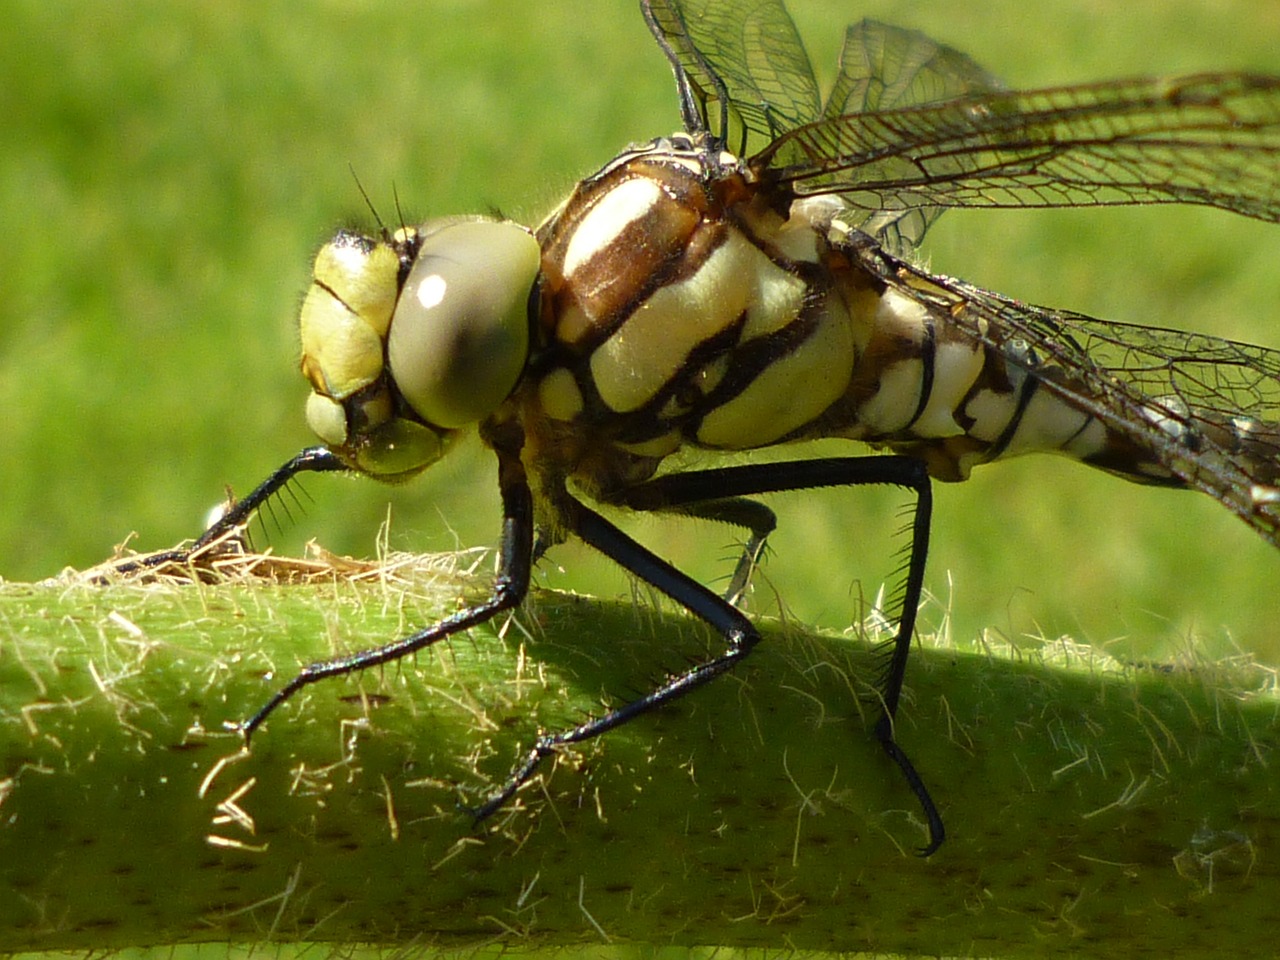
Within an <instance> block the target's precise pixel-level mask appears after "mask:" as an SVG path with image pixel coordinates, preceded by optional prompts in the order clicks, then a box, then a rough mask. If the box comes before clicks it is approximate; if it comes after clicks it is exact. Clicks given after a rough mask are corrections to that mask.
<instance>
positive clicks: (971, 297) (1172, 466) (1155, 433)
mask: <svg viewBox="0 0 1280 960" xmlns="http://www.w3.org/2000/svg"><path fill="white" fill-rule="evenodd" d="M861 259H862V262H863V263H864V265H865V266H866V267H867V268H868V269H870V270H872V272H874V273H875V274H876V275H877V276H879V277H880V278H881V279H882V280H884V282H885V283H887V284H888V285H889V286H891V287H893V288H894V289H895V290H897V291H898V292H899V293H901V294H902V295H904V296H907V297H910V298H911V299H913V300H915V301H916V302H917V303H920V304H922V305H923V306H925V307H926V308H927V309H928V310H929V312H930V314H931V315H932V316H933V317H934V320H935V322H936V323H939V324H946V325H950V326H952V327H953V328H956V327H958V328H959V329H961V330H963V331H964V332H965V333H967V334H968V335H969V336H971V337H972V338H973V339H974V340H976V341H979V342H981V343H983V344H984V345H985V346H986V347H987V348H988V349H991V350H994V351H996V352H997V353H999V355H1000V356H1001V357H1002V358H1003V359H1004V360H1005V361H1006V362H1007V363H1010V364H1013V365H1016V366H1018V367H1020V368H1022V369H1023V370H1026V371H1027V372H1028V373H1030V374H1031V375H1032V376H1034V377H1035V378H1036V379H1037V380H1038V381H1039V382H1040V386H1041V389H1046V390H1049V391H1051V392H1052V393H1054V394H1056V395H1058V396H1060V397H1062V398H1063V399H1065V400H1066V401H1068V402H1069V403H1070V404H1072V405H1073V406H1075V407H1077V408H1078V409H1080V410H1083V411H1087V412H1088V413H1090V414H1092V415H1093V416H1094V417H1096V418H1097V419H1098V420H1099V421H1100V422H1101V423H1102V424H1103V425H1104V426H1106V427H1107V428H1109V429H1110V430H1111V431H1112V432H1114V433H1115V434H1118V435H1119V436H1120V437H1122V438H1124V439H1126V440H1127V441H1128V442H1129V443H1131V444H1132V445H1133V446H1134V447H1135V448H1136V449H1137V450H1138V451H1141V452H1142V453H1143V454H1144V455H1145V456H1147V457H1149V458H1151V459H1154V460H1155V461H1156V462H1157V463H1159V464H1161V465H1162V466H1163V467H1164V468H1165V469H1167V470H1168V471H1169V472H1170V473H1171V474H1173V475H1174V476H1176V477H1179V478H1181V479H1182V480H1183V481H1185V482H1186V483H1187V484H1188V485H1190V486H1192V487H1195V488H1196V489H1199V490H1201V491H1203V492H1205V493H1208V494H1209V495H1210V496H1212V497H1214V498H1216V499H1217V500H1219V501H1220V502H1221V503H1223V504H1224V505H1226V506H1227V507H1228V508H1229V509H1231V510H1232V511H1233V512H1234V513H1235V514H1236V515H1237V516H1239V517H1240V518H1241V519H1243V520H1244V521H1245V522H1246V523H1248V524H1249V525H1250V526H1251V527H1253V528H1254V529H1255V530H1257V531H1258V532H1259V533H1261V534H1262V535H1263V537H1265V538H1266V539H1267V540H1268V541H1270V542H1271V543H1274V544H1276V545H1277V546H1280V350H1270V349H1267V348H1265V347H1257V346H1251V345H1249V344H1242V343H1236V342H1233V341H1230V340H1223V339H1219V338H1217V337H1211V336H1207V335H1204V334H1196V333H1185V332H1182V331H1179V330H1167V329H1160V328H1156V327H1144V326H1137V325H1133V324H1126V323H1114V322H1111V321H1104V320H1095V319H1094V318H1092V317H1087V316H1084V315H1083V314H1078V313H1071V312H1068V311H1065V310H1051V309H1047V308H1045V307H1036V306H1031V305H1029V304H1025V303H1020V302H1018V301H1016V300H1012V299H1010V298H1008V297H1002V296H1000V295H999V294H996V293H992V292H990V291H987V290H982V289H980V288H978V287H975V286H973V285H972V284H969V283H966V282H964V281H962V280H956V279H953V278H951V277H944V276H936V275H932V274H928V273H925V272H924V271H922V270H919V269H917V268H915V267H913V266H911V265H910V264H908V263H907V262H905V261H903V260H900V259H898V258H896V257H893V256H891V255H889V254H887V253H885V252H884V251H883V250H881V249H879V248H878V247H875V246H873V245H870V244H868V245H866V247H865V248H864V249H863V250H862V251H861Z"/></svg>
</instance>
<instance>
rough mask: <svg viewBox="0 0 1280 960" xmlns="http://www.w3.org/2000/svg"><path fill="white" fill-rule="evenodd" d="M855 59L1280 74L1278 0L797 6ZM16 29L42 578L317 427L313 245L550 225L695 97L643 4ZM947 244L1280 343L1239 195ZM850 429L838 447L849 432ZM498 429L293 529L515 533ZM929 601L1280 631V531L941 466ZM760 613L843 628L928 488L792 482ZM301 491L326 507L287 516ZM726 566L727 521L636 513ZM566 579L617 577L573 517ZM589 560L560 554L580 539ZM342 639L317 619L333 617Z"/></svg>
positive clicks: (169, 519) (325, 500)
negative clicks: (429, 222) (303, 356)
mask: <svg viewBox="0 0 1280 960" xmlns="http://www.w3.org/2000/svg"><path fill="white" fill-rule="evenodd" d="M792 6H793V8H794V9H793V13H794V15H795V18H796V20H797V22H798V23H799V25H800V28H801V31H802V33H803V34H804V35H805V37H806V38H807V39H808V41H809V43H810V47H811V50H812V53H813V57H814V62H815V65H816V66H817V68H818V69H819V71H820V72H824V75H825V76H828V77H829V76H830V74H831V72H832V66H833V63H834V59H835V55H836V52H837V50H838V48H839V44H840V41H841V36H842V30H843V27H844V25H845V24H847V23H848V22H850V21H852V20H855V19H857V18H858V17H860V16H864V15H865V16H874V17H879V18H883V19H887V20H890V21H892V22H895V23H898V24H902V25H906V26H913V27H916V28H919V29H922V30H925V31H926V32H928V33H929V34H931V35H932V36H934V37H936V38H938V39H940V40H943V41H946V42H949V43H951V44H953V45H956V46H958V47H960V48H962V49H964V50H965V51H967V52H968V53H970V54H971V55H973V56H974V57H975V58H976V59H978V60H979V61H980V62H982V63H983V64H984V65H986V66H987V67H989V68H990V69H992V70H994V71H996V72H997V73H998V74H1000V75H1001V76H1003V77H1004V78H1005V79H1006V80H1007V81H1008V82H1009V83H1010V84H1011V85H1016V86H1036V85H1050V84H1066V83H1071V82H1082V81H1087V80H1096V79H1102V78H1105V77H1110V76H1116V75H1126V74H1146V73H1171V72H1185V71H1194V70H1203V69H1212V68H1253V69H1262V70H1270V71H1280V44H1278V43H1277V40H1278V39H1280V4H1277V3H1276V2H1274V0H1263V2H1259V0H1136V2H1135V0H1130V2H1127V3H1123V4H1121V3H1114V2H1103V0H1058V2H1056V3H1054V4H1052V5H1042V6H1038V7H1033V6H1029V5H1027V4H1026V3H1025V2H1022V0H992V2H986V3H982V4H976V3H973V2H971V0H932V2H916V0H865V2H861V3H853V2H850V0H840V2H832V0H793V2H792ZM5 19H6V33H7V37H6V40H5V41H4V45H3V46H4V49H5V55H4V56H3V57H0V71H3V73H2V75H0V124H3V127H4V135H3V136H2V137H0V190H2V191H3V198H2V200H0V210H3V213H4V220H5V224H6V229H5V232H4V259H5V264H4V268H3V270H0V404H2V410H3V415H2V416H0V451H3V453H2V454H0V502H2V503H3V508H2V509H0V576H3V577H4V578H6V579H10V580H28V579H37V578H41V577H45V576H49V575H52V574H54V573H57V572H58V571H59V570H60V569H61V568H63V567H65V566H67V565H71V566H76V567H83V566H86V565H89V564H92V563H94V562H96V561H98V560H101V559H103V558H104V557H105V556H107V555H108V554H109V553H110V552H111V549H112V547H113V545H114V544H117V543H119V542H120V541H122V540H124V539H125V538H126V537H128V536H129V535H130V534H131V533H136V535H137V536H136V539H135V540H134V541H133V543H134V545H135V546H137V547H138V548H139V549H158V548H161V547H165V546H169V545H171V544H173V543H175V542H177V541H178V540H180V539H182V538H184V537H189V536H192V535H194V534H196V533H197V532H199V530H200V529H201V528H202V525H203V518H204V515H205V511H206V510H208V508H209V507H211V506H212V505H213V504H214V503H216V502H217V501H218V500H219V499H220V498H221V496H222V493H223V490H224V488H225V487H226V486H227V485H231V486H232V487H233V488H234V489H235V490H236V491H238V492H241V493H244V492H247V491H248V490H249V489H250V488H251V487H252V485H253V484H255V483H256V482H257V481H258V480H259V479H261V478H262V477H263V476H264V475H265V474H266V473H267V472H268V471H269V470H270V469H272V468H273V467H275V466H276V465H277V464H278V463H279V462H280V461H282V460H284V459H285V458H286V457H287V456H289V455H290V454H292V453H293V452H295V451H296V450H297V449H298V448H300V447H301V446H303V445H306V444H308V443H310V442H312V441H311V438H310V437H309V436H308V434H307V432H306V429H305V426H304V424H303V421H302V402H303V399H304V397H305V394H306V390H305V386H304V383H303V381H302V379H301V377H300V376H299V375H298V374H297V371H296V356H297V345H296V343H295V330H294V323H295V312H296V308H297V305H298V303H299V300H300V297H301V294H302V292H303V291H304V289H305V287H306V284H307V280H308V268H309V263H310V259H311V257H312V255H313V253H314V251H315V249H316V248H317V246H318V245H319V244H320V243H321V242H322V241H323V240H324V239H325V238H326V237H327V236H328V235H329V234H330V233H331V232H332V231H333V230H334V229H335V228H337V227H339V226H343V225H350V224H358V225H362V226H365V227H368V226H369V225H370V220H371V217H370V215H369V213H368V211H367V210H366V209H365V208H364V204H363V201H362V199H361V196H360V191H359V189H358V188H357V186H356V183H355V180H354V178H353V176H352V172H353V171H354V173H355V174H356V175H357V176H358V177H359V180H360V182H361V183H362V184H363V185H364V187H365V189H366V190H367V191H368V192H369V195H370V196H371V198H372V200H373V202H374V203H375V204H376V205H377V207H378V208H379V210H380V212H381V214H382V216H383V217H384V218H385V219H386V220H388V221H389V222H394V221H395V220H396V219H397V215H396V212H395V206H396V203H397V199H396V198H397V197H398V202H399V203H400V204H401V206H402V207H403V209H404V211H405V215H406V217H407V218H409V219H410V220H413V219H420V218H425V217H427V216H434V215H440V214H446V213H457V212H473V211H487V210H491V209H494V208H497V209H500V210H501V211H503V212H504V213H506V214H507V215H510V216H513V217H516V218H519V219H522V220H524V221H526V222H533V221H536V220H538V219H540V218H541V217H542V216H543V215H544V214H545V213H546V212H547V211H548V210H549V209H550V208H551V207H552V206H553V205H554V204H555V203H556V202H558V200H559V199H560V198H561V197H562V196H563V195H564V194H565V192H566V191H567V190H568V189H569V187H570V186H571V185H572V183H573V182H574V181H575V180H576V179H578V178H579V177H581V176H583V175H585V174H587V173H589V172H591V171H592V170H594V169H595V168H597V167H599V166H600V165H601V164H603V163H604V162H605V161H606V160H608V159H609V158H610V157H611V156H613V155H614V154H615V153H616V152H617V151H618V150H620V149H621V148H622V147H623V146H625V145H626V144H627V143H628V142H630V141H636V140H644V139H648V138H650V137H652V136H654V135H658V134H664V133H668V132H670V131H671V130H673V129H674V128H675V127H676V126H677V119H678V118H677V112H676V101H675V96H674V91H673V87H672V83H671V79H670V75H669V72H668V69H667V67H666V64H665V62H664V61H663V59H662V58H661V55H660V54H659V52H658V51H657V49H656V47H655V46H654V45H653V43H652V42H651V41H650V39H649V38H648V35H647V33H646V31H645V28H644V25H643V23H642V21H641V19H640V16H639V14H638V12H637V10H636V9H635V3H634V2H633V0H547V2H541V3H536V4H533V3H526V4H511V3H505V2H498V0H436V2H433V0H426V2H422V3H419V4H405V3H375V2H354V0H343V2H329V3H306V4H302V3H296V2H284V0H266V2H262V0H255V2H252V3H250V2H224V3H218V4H207V3H196V2H185V0H177V2H175V0H164V2H156V0H134V2H132V3H129V4H109V3H102V2H79V3H77V2H70V3H60V4H47V3H41V2H36V0H11V2H10V3H9V4H8V6H7V12H6V18H5ZM923 256H924V257H925V258H926V260H927V262H928V263H929V264H930V265H931V266H932V267H933V268H934V269H935V270H938V271H940V272H946V273H950V274H955V275H959V276H964V277H965V278H967V279H969V280H971V281H973V282H975V283H979V284H982V285H984V286H987V287H990V288H993V289H996V290H999V291H1001V292H1003V293H1007V294H1010V295H1013V296H1017V297H1019V298H1022V299H1025V300H1030V301H1032V302H1039V303H1047V304H1052V305H1056V306H1062V307H1070V308H1072V309H1076V310H1082V311H1085V312H1087V313H1091V314H1093V315H1094V316H1099V317H1107V318H1114V319H1124V320H1130V321H1137V322H1143V323H1152V324H1157V325H1167V326H1180V327H1186V328H1189V329H1199V330H1204V331H1207V332H1212V333H1216V334H1219V335H1226V336H1232V337H1236V338H1238V339H1245V340H1253V341H1255V342H1261V343H1265V344H1268V345H1271V346H1280V324H1278V323H1277V313H1280V308H1278V307H1277V299H1278V298H1277V295H1278V294H1280V273H1278V272H1277V270H1276V269H1275V266H1276V264H1277V262H1278V261H1280V229H1277V228H1276V227H1274V226H1267V225H1264V224H1257V223H1253V222H1247V221H1244V220H1241V219H1239V218H1235V217H1231V216H1229V215H1226V214H1221V213H1215V212H1211V211H1197V210H1174V209H1169V208H1165V209H1154V208H1153V209H1146V210H1126V211H1065V212H1060V213H1059V212H1048V213H1047V212H1035V211H1032V212H971V213H960V212H952V213H949V214H947V216H945V217H944V218H943V219H942V221H940V223H939V224H938V225H937V226H936V227H935V228H934V230H933V231H932V233H931V234H930V236H929V238H928V239H927V241H926V244H925V247H924V250H923ZM842 449H847V448H842ZM495 487H496V484H495V482H494V478H493V471H492V469H491V466H490V464H489V463H488V461H487V460H486V458H485V457H484V455H483V451H481V450H479V449H478V444H475V443H472V444H471V445H470V446H469V447H467V448H465V449H463V450H462V451H460V452H459V453H458V454H457V455H456V456H454V457H453V458H451V459H450V460H449V461H447V462H445V463H442V464H441V465H440V466H438V467H437V468H435V469H434V470H433V471H432V472H431V474H430V475H429V476H427V477H424V478H423V479H422V480H420V481H418V482H416V483H414V484H413V485H411V486H409V487H405V488H401V489H395V490H388V489H386V488H383V487H379V486H378V485H376V484H373V483H371V482H367V481H355V480H347V479H340V478H331V477H330V478H325V477H317V478H313V479H311V480H309V481H307V483H306V489H307V492H308V493H309V494H311V496H312V497H314V501H315V502H314V503H312V504H308V505H307V507H306V510H305V513H302V514H301V515H300V516H298V517H297V518H296V522H294V523H292V524H288V525H287V528H286V530H285V531H284V532H282V533H278V534H277V533H274V532H273V533H272V535H271V537H270V540H271V542H272V543H273V544H274V545H275V546H276V547H277V549H281V550H297V549H299V548H300V546H301V544H302V543H303V542H305V540H306V539H308V538H309V537H312V536H316V537H318V538H319V539H320V540H321V542H322V543H323V544H324V545H326V546H327V547H329V548H331V549H334V550H338V551H341V552H349V553H355V554H359V555H370V554H372V553H373V552H374V550H375V535H376V533H377V530H378V527H379V525H380V523H381V522H382V521H383V520H384V518H385V517H386V516H387V511H388V503H391V504H392V506H391V508H390V509H391V516H392V528H391V529H392V545H393V546H396V547H399V548H403V549H414V550H423V551H425V550H442V549H451V548H453V547H456V546H472V545H477V544H487V543H490V542H492V539H493V537H494V534H495V532H496V527H497V503H496V495H495V493H494V490H495ZM937 499H938V506H937V519H936V526H935V541H934V542H935V546H934V550H933V554H932V557H931V560H930V567H929V576H928V587H929V591H930V593H931V596H932V597H933V599H932V600H931V602H930V605H929V609H928V610H926V612H925V615H924V618H923V623H922V626H924V627H925V628H926V629H939V628H941V629H944V630H948V631H950V633H951V635H952V636H953V637H954V638H955V639H956V640H958V641H961V642H968V641H970V640H972V639H973V638H974V637H975V636H976V635H977V634H978V632H979V631H981V630H983V629H987V630H991V631H994V632H995V633H996V634H998V635H1000V636H1002V637H1004V638H1007V639H1011V640H1015V641H1017V640H1020V639H1022V638H1026V637H1031V638H1034V637H1048V638H1053V637H1057V636H1059V635H1062V634H1069V635H1071V636H1072V637H1074V638H1076V639H1078V640H1083V641H1088V642H1091V643H1094V644H1098V645H1105V646H1107V647H1108V649H1110V650H1112V652H1115V653H1117V654H1119V655H1126V656H1161V657H1166V656H1174V655H1178V654H1180V653H1185V652H1188V651H1196V652H1199V653H1204V654H1207V655H1210V656H1218V655H1222V654H1224V653H1227V652H1230V651H1232V650H1234V649H1235V648H1236V647H1237V646H1239V647H1242V648H1244V649H1247V650H1251V651H1254V652H1257V653H1258V654H1260V655H1261V656H1263V657H1264V658H1265V659H1268V660H1271V661H1272V662H1275V661H1277V660H1280V629H1278V628H1277V627H1276V616H1275V614H1276V613H1277V608H1278V604H1277V602H1276V598H1277V587H1278V586H1280V554H1277V552H1276V550H1275V549H1274V548H1272V547H1270V546H1268V545H1267V544H1265V543H1264V542H1263V541H1262V540H1261V539H1260V538H1259V537H1257V536H1256V535H1255V534H1253V533H1252V532H1250V531H1249V530H1248V529H1247V528H1246V527H1245V526H1244V525H1243V524H1241V523H1240V522H1239V521H1237V520H1235V519H1234V518H1233V517H1231V516H1230V515H1229V514H1228V512H1227V511H1226V510H1225V509H1223V508H1222V507H1220V506H1219V505H1217V504H1216V503H1214V502H1212V501H1211V500H1210V499H1208V498H1206V497H1203V496H1200V495H1196V494H1191V493H1180V492H1170V491H1153V490H1149V489H1143V488H1140V487H1136V486H1131V485H1129V484H1126V483H1124V482H1121V481H1118V480H1115V479H1113V478H1110V477H1107V476H1105V475H1097V476H1095V475H1094V474H1093V473H1092V472H1091V471H1089V470H1087V469H1086V468H1083V467H1080V466H1078V465H1076V464H1072V463H1069V462H1058V461H1056V460H1054V459H1052V458H1045V457H1040V458H1031V459H1026V460H1023V461H1019V462H1013V463H1010V464H1004V465H996V466H991V467H986V468H983V469H981V470H980V471H979V472H978V474H977V475H976V476H975V477H974V478H973V479H972V480H971V481H969V482H968V483H966V484H962V485H957V486H949V487H945V488H941V487H940V488H939V489H938V497H937ZM775 504H776V506H777V508H778V510H779V512H780V514H781V516H782V519H783V527H782V530H781V531H780V533H779V535H778V536H777V537H776V538H775V540H774V541H773V545H774V548H775V552H774V556H773V557H772V558H771V560H770V562H769V564H768V566H767V568H766V571H765V574H766V575H765V577H764V578H763V579H762V580H761V587H762V589H761V590H760V595H759V597H758V607H759V608H761V609H764V610H769V609H771V601H770V600H769V597H770V596H771V595H772V594H773V593H775V592H776V595H777V596H780V597H782V598H784V602H785V608H786V610H787V611H788V612H789V613H790V614H791V615H793V616H796V617H799V618H802V619H804V620H807V621H812V622H817V623H821V624H825V625H828V626H836V627H839V626H842V625H845V624H847V623H848V622H849V618H850V616H851V615H852V612H853V610H854V609H855V606H856V600H857V598H858V597H859V596H867V597H869V596H871V595H874V593H875V591H876V590H877V589H878V586H879V584H880V583H881V582H882V581H883V580H884V579H885V578H886V577H887V576H891V575H892V573H893V571H894V568H895V561H894V555H895V550H896V547H897V546H898V541H896V540H895V539H894V537H893V534H894V532H895V531H896V530H897V529H898V527H899V526H900V525H901V522H902V518H901V515H900V510H901V506H902V504H903V497H902V496H900V495H899V494H897V493H894V492H892V491H847V492H837V493H829V494H823V495H820V496H814V495H811V494H807V493H806V494H795V495H784V496H780V497H778V498H776V501H775ZM295 513H298V511H295ZM632 528H633V529H635V530H636V531H637V532H639V533H640V534H641V535H642V536H643V537H644V538H645V539H646V540H648V542H650V543H653V544H655V545H657V546H658V547H659V548H660V550H662V551H664V552H668V553H670V554H671V555H672V556H674V557H675V558H676V559H677V560H678V561H679V562H681V563H684V564H688V565H689V566H690V567H691V568H692V569H694V570H695V571H697V572H698V573H699V574H700V575H702V576H705V577H708V578H711V577H715V576H716V575H718V574H719V573H723V572H725V569H726V568H725V567H724V566H723V565H721V566H717V565H716V560H717V559H718V558H722V557H724V556H726V555H728V554H729V553H730V552H731V542H732V534H731V533H728V532H726V531H724V530H720V529H715V528H688V527H687V526H686V527H681V526H679V525H675V524H672V523H669V522H666V521H658V520H653V519H640V520H637V521H636V522H635V523H634V524H633V525H632ZM550 559H551V560H552V561H554V562H553V563H546V564H544V565H543V568H542V569H541V570H540V571H539V578H540V580H541V581H542V582H545V583H547V584H548V585H551V586H557V587H575V588H580V589H590V590H593V591H596V592H601V593H604V594H608V595H613V594H618V593H625V592H626V591H627V590H628V589H629V587H628V583H627V581H626V580H625V578H623V577H622V576H620V575H619V574H617V573H616V572H614V571H611V570H609V569H607V565H605V564H602V563H600V562H599V560H598V558H596V557H594V556H592V555H591V554H589V553H588V552H587V551H585V550H584V549H581V548H577V547H572V546H569V547H564V548H560V549H558V550H557V551H556V552H554V553H553V554H552V556H551V558H550ZM560 567H563V570H561V569H560ZM317 650H318V651H319V648H317Z"/></svg>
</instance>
